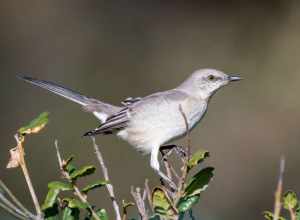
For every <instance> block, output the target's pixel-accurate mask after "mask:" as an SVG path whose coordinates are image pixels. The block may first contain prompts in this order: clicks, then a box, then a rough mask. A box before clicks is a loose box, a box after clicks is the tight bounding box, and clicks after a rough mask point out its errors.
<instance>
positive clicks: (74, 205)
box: [62, 198, 88, 209]
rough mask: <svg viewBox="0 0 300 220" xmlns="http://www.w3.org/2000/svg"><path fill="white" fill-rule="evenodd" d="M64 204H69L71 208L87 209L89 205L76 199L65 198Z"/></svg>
mask: <svg viewBox="0 0 300 220" xmlns="http://www.w3.org/2000/svg"><path fill="white" fill-rule="evenodd" d="M62 201H63V202H65V203H67V205H68V207H69V208H72V209H74V208H78V209H87V208H88V205H87V204H86V203H84V202H81V201H79V200H78V199H74V198H63V200H62Z"/></svg>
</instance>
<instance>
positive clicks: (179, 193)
mask: <svg viewBox="0 0 300 220" xmlns="http://www.w3.org/2000/svg"><path fill="white" fill-rule="evenodd" d="M179 111H180V113H181V115H182V117H183V120H184V124H185V128H186V140H187V155H185V157H184V159H183V161H184V162H183V167H182V168H181V170H182V175H181V178H180V180H179V183H178V189H177V193H176V196H175V198H174V204H176V203H177V202H178V201H179V199H180V197H181V196H182V194H183V193H184V192H183V190H184V184H185V181H186V178H187V173H188V167H187V163H188V161H189V159H190V157H191V140H190V133H189V124H188V120H187V117H186V114H185V113H184V111H183V109H182V106H181V105H179Z"/></svg>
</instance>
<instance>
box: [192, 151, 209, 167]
mask: <svg viewBox="0 0 300 220" xmlns="http://www.w3.org/2000/svg"><path fill="white" fill-rule="evenodd" d="M207 157H209V152H208V151H206V150H198V151H197V152H196V153H194V154H193V155H192V157H191V158H190V159H189V161H188V163H187V166H188V170H190V169H192V168H193V167H195V166H197V165H198V164H199V163H201V162H202V161H203V160H204V159H205V158H207Z"/></svg>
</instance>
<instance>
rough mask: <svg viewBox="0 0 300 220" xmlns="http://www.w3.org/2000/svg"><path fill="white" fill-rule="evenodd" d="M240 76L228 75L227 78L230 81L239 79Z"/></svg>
mask: <svg viewBox="0 0 300 220" xmlns="http://www.w3.org/2000/svg"><path fill="white" fill-rule="evenodd" d="M241 79H242V78H241V77H240V76H234V75H229V76H228V80H229V81H230V82H233V81H240V80H241Z"/></svg>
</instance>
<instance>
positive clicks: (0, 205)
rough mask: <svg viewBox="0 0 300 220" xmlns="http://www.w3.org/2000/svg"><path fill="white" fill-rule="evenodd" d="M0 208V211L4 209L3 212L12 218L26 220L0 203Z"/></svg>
mask: <svg viewBox="0 0 300 220" xmlns="http://www.w3.org/2000/svg"><path fill="white" fill-rule="evenodd" d="M0 207H1V208H2V209H4V210H5V211H7V212H8V213H9V214H11V215H12V216H14V217H16V218H18V219H21V220H27V219H28V218H27V217H24V216H22V215H19V214H18V213H16V212H15V211H14V210H12V209H11V208H9V207H7V206H6V205H4V204H3V203H1V202H0Z"/></svg>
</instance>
